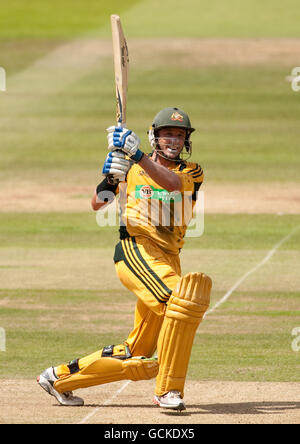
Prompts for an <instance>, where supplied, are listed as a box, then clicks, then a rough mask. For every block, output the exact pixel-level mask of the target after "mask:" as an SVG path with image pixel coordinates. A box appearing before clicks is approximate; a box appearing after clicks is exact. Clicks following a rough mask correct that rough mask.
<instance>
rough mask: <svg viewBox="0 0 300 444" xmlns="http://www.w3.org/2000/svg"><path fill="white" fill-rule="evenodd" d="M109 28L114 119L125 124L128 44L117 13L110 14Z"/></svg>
mask: <svg viewBox="0 0 300 444" xmlns="http://www.w3.org/2000/svg"><path fill="white" fill-rule="evenodd" d="M110 19H111V29H112V41H113V54H114V70H115V85H116V99H117V109H116V120H117V124H118V125H119V126H125V123H126V114H127V90H128V65H129V55H128V46H127V42H126V39H125V35H124V32H123V28H122V24H121V19H120V17H119V16H118V15H115V14H114V15H112V16H111V18H110Z"/></svg>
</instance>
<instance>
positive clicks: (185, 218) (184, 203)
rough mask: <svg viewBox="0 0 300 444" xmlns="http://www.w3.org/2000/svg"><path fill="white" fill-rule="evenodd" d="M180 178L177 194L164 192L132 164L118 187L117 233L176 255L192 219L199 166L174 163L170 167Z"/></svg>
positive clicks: (200, 173) (200, 180)
mask: <svg viewBox="0 0 300 444" xmlns="http://www.w3.org/2000/svg"><path fill="white" fill-rule="evenodd" d="M169 169H171V170H172V171H174V172H175V173H176V174H178V176H179V177H180V179H181V182H182V189H181V191H176V192H168V191H167V190H164V189H163V188H162V187H161V186H160V185H159V184H158V183H156V182H155V181H154V180H153V179H151V177H150V176H149V175H148V174H147V173H146V171H144V170H143V168H141V167H140V166H139V165H138V164H134V165H133V166H132V167H131V169H130V170H129V172H128V174H127V179H126V183H121V184H119V194H120V198H119V206H120V223H121V226H122V228H121V229H120V231H121V232H122V231H123V232H127V233H128V235H129V236H143V237H146V238H149V239H151V240H152V241H154V242H155V243H156V244H157V245H158V246H159V247H160V248H162V249H163V250H164V251H166V252H168V253H171V254H178V252H179V249H181V248H182V246H183V244H184V240H183V238H184V235H185V232H186V229H187V226H188V224H189V222H190V220H191V218H192V211H193V207H194V205H195V202H196V193H197V191H198V189H199V187H200V185H201V183H202V182H203V179H204V175H203V170H202V168H201V166H200V165H198V164H197V163H192V162H184V161H182V162H178V163H175V164H174V166H172V167H170V168H169Z"/></svg>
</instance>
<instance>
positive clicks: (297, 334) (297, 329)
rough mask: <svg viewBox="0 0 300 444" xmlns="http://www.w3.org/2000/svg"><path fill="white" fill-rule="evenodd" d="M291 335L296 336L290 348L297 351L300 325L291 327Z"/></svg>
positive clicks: (299, 343) (299, 346)
mask: <svg viewBox="0 0 300 444" xmlns="http://www.w3.org/2000/svg"><path fill="white" fill-rule="evenodd" d="M292 336H296V338H295V339H294V340H293V342H292V350H293V351H294V352H298V351H299V350H300V327H295V328H293V330H292Z"/></svg>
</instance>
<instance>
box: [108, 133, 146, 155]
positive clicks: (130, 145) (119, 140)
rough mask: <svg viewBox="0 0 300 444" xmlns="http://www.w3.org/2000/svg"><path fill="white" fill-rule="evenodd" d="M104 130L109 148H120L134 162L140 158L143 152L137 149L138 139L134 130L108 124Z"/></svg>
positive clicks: (112, 149)
mask: <svg viewBox="0 0 300 444" xmlns="http://www.w3.org/2000/svg"><path fill="white" fill-rule="evenodd" d="M106 131H107V132H108V135H107V140H108V149H109V150H111V151H114V150H122V151H123V152H124V153H126V154H127V155H128V156H129V157H130V158H131V159H132V160H134V162H139V161H140V160H141V159H142V157H143V155H144V153H143V152H142V151H141V150H140V149H139V146H140V139H139V137H138V136H137V135H136V134H135V133H134V132H132V131H131V130H129V129H127V128H122V127H119V126H110V127H109V128H107V130H106Z"/></svg>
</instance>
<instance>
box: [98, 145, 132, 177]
mask: <svg viewBox="0 0 300 444" xmlns="http://www.w3.org/2000/svg"><path fill="white" fill-rule="evenodd" d="M130 166H131V163H130V160H128V159H125V153H122V152H120V151H111V152H110V153H108V155H107V156H106V159H105V162H104V165H103V169H102V174H103V176H109V177H110V179H112V181H113V182H114V183H116V182H117V181H119V182H122V181H124V180H125V177H126V174H127V172H128V171H129V169H130Z"/></svg>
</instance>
